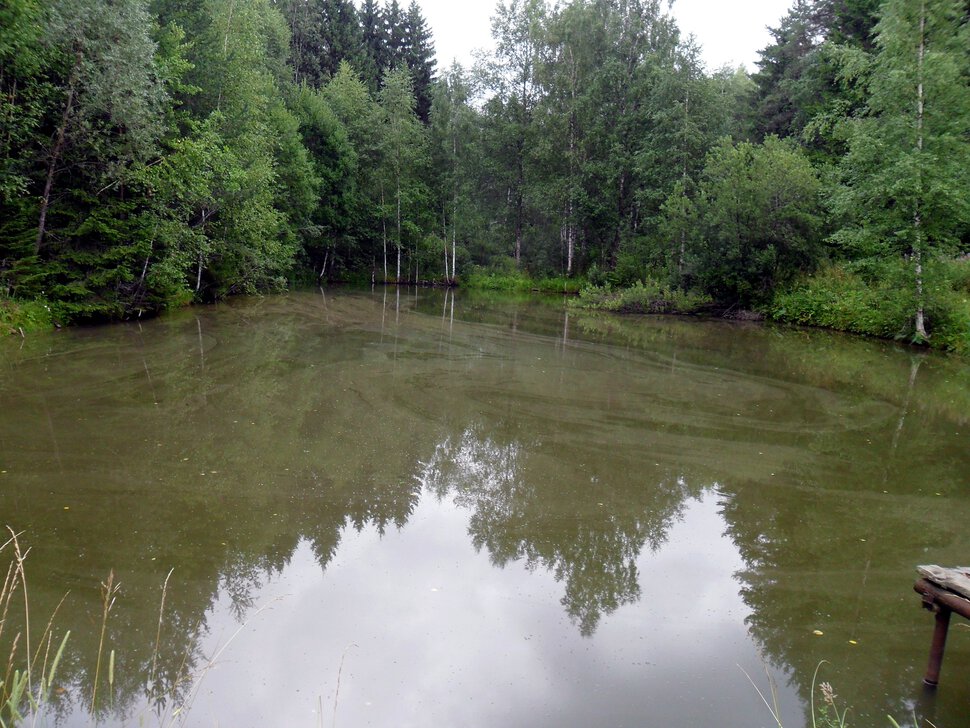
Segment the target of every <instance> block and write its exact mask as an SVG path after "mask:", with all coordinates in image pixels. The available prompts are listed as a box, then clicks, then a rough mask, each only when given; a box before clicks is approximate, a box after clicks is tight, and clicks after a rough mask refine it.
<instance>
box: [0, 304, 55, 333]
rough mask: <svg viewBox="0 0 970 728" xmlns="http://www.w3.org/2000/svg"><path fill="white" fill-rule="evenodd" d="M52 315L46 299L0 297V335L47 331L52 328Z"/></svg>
mask: <svg viewBox="0 0 970 728" xmlns="http://www.w3.org/2000/svg"><path fill="white" fill-rule="evenodd" d="M52 316H53V315H52V313H51V307H50V305H49V304H48V303H47V301H43V300H36V301H19V300H16V299H13V298H4V297H0V335H3V334H17V335H19V336H24V335H26V334H29V333H31V332H34V331H49V330H50V329H52V328H54V322H53V318H52Z"/></svg>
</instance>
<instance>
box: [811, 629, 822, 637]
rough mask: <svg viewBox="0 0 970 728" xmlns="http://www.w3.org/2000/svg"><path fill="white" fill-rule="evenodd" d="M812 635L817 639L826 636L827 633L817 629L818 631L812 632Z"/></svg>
mask: <svg viewBox="0 0 970 728" xmlns="http://www.w3.org/2000/svg"><path fill="white" fill-rule="evenodd" d="M812 634H813V635H815V636H816V637H821V636H822V635H823V634H825V632H823V631H822V630H820V629H816V630H812Z"/></svg>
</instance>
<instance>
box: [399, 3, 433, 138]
mask: <svg viewBox="0 0 970 728" xmlns="http://www.w3.org/2000/svg"><path fill="white" fill-rule="evenodd" d="M404 29H405V37H406V42H405V51H404V59H405V63H407V67H408V69H409V70H410V71H411V79H412V80H413V83H414V96H415V98H416V99H417V114H418V118H419V119H421V121H423V122H424V123H425V124H427V123H428V119H429V115H430V113H431V83H432V81H434V70H435V56H434V39H433V38H432V35H431V30H430V28H428V23H427V21H426V20H425V19H424V16H423V15H422V14H421V8H420V7H418V3H417V0H411V4H410V5H409V6H408V11H407V15H406V16H405V18H404Z"/></svg>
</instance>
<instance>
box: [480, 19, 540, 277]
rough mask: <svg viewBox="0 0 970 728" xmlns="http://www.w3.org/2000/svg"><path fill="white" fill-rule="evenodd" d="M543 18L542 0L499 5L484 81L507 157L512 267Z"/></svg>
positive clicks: (517, 250)
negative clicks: (489, 59) (491, 52)
mask: <svg viewBox="0 0 970 728" xmlns="http://www.w3.org/2000/svg"><path fill="white" fill-rule="evenodd" d="M544 22H545V4H544V3H543V2H542V0H510V1H509V3H508V4H506V3H504V2H502V3H499V6H498V8H497V10H496V14H495V16H494V17H493V18H492V37H493V38H494V39H495V45H496V51H495V53H496V55H495V58H494V60H493V61H492V62H491V63H490V64H489V66H488V68H487V69H486V74H487V76H486V83H487V84H488V86H489V87H490V88H491V89H492V90H493V91H494V92H495V96H494V97H493V99H492V100H491V101H490V103H489V105H488V107H487V113H488V114H489V116H490V117H491V119H493V121H494V125H495V127H497V128H496V132H497V134H496V135H495V137H494V138H495V142H496V145H497V146H498V147H499V150H498V151H499V152H500V153H501V155H502V157H504V158H505V159H506V160H507V165H506V169H505V170H503V171H504V172H505V174H506V175H507V176H506V178H505V179H503V186H504V187H505V189H506V190H507V194H506V199H507V206H508V208H509V209H508V215H509V217H510V218H511V220H510V222H511V228H512V232H513V236H514V243H513V253H514V257H515V263H516V265H520V264H521V261H522V243H523V239H524V236H525V225H526V205H527V199H526V194H527V191H526V174H527V168H528V161H527V145H528V140H529V137H530V135H531V132H532V131H533V127H532V116H533V112H534V110H535V107H536V105H537V104H538V102H539V98H540V86H539V80H538V76H537V67H538V64H539V53H540V48H541V44H542V33H543V25H544ZM503 176H504V175H503Z"/></svg>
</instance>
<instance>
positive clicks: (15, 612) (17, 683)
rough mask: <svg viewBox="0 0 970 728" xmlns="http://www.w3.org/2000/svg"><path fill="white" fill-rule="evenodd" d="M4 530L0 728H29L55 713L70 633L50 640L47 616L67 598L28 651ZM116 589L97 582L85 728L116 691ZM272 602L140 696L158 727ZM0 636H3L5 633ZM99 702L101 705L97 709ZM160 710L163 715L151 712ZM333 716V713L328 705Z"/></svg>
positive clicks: (14, 539) (26, 607)
mask: <svg viewBox="0 0 970 728" xmlns="http://www.w3.org/2000/svg"><path fill="white" fill-rule="evenodd" d="M7 531H8V533H9V537H8V538H7V539H6V541H5V542H3V543H0V556H7V555H9V557H10V562H9V565H8V568H7V572H6V577H5V579H4V581H3V583H2V584H0V728H14V726H21V725H35V724H37V722H38V721H40V720H42V719H43V717H44V716H45V714H48V713H49V712H51V711H54V710H56V708H55V706H53V705H52V697H53V695H54V691H55V689H56V688H55V685H56V684H57V680H58V667H59V666H60V664H61V662H62V658H63V657H64V654H65V651H66V648H67V645H68V640H69V638H70V636H71V632H70V631H67V632H65V633H64V635H63V637H61V638H60V639H59V640H55V638H54V622H55V617H56V615H57V613H58V611H59V610H60V607H61V606H62V605H63V604H64V601H65V599H66V598H67V595H65V596H64V597H63V598H62V599H61V601H60V603H59V604H58V605H57V607H56V608H55V609H54V612H53V613H52V614H51V616H50V618H49V619H48V621H47V626H46V627H45V629H44V631H43V633H42V635H41V638H40V641H39V643H38V645H37V646H36V648H34V647H33V646H32V644H31V619H32V615H31V611H30V598H29V595H28V588H27V579H26V572H25V569H24V564H25V561H26V558H27V555H28V553H29V549H28V550H26V551H25V550H23V549H22V548H21V544H20V536H21V534H19V533H16V532H14V531H13V530H12V529H11V528H10V527H9V526H8V527H7ZM172 573H173V571H169V572H168V575H167V576H166V577H165V581H164V583H163V584H162V592H161V604H160V607H159V614H158V628H157V631H156V634H155V639H154V649H153V652H152V655H151V660H150V664H151V672H150V676H149V680H148V685H154V679H155V675H156V669H157V666H158V659H159V654H160V646H161V642H162V629H163V625H164V623H165V603H166V598H167V593H168V588H169V581H170V579H171V576H172ZM120 590H121V584H120V582H118V581H117V579H116V577H115V574H114V572H113V571H111V572H109V574H108V577H107V579H106V580H105V581H103V582H102V583H101V618H100V623H99V625H98V627H97V629H98V630H99V633H98V649H97V655H96V661H95V669H94V680H93V684H91V685H90V691H91V702H90V710H91V715H90V717H89V719H90V721H91V722H92V723H93V724H96V723H98V722H99V718H98V716H99V714H100V713H101V711H102V709H104V708H108V709H110V708H111V707H112V705H113V700H114V692H115V685H116V680H115V678H116V675H115V662H116V651H115V650H114V649H109V645H108V639H107V635H108V626H109V620H110V617H111V614H112V612H113V610H114V608H115V605H116V602H117V599H118V596H119V593H120ZM280 599H282V597H276V598H275V599H273V600H271V601H270V602H269V603H267V604H265V605H263V606H262V607H260V608H258V609H257V610H256V611H255V612H253V613H252V614H251V615H250V616H249V618H248V619H246V620H244V621H243V622H242V623H241V624H240V625H239V627H238V628H237V629H236V631H235V632H234V633H233V634H232V635H231V636H230V637H229V638H228V639H227V640H226V641H224V642H223V643H222V644H221V645H219V646H218V647H217V648H216V649H215V650H214V652H213V654H212V656H211V657H210V658H208V659H207V660H206V661H205V664H204V665H202V667H201V668H200V669H198V670H195V669H190V668H189V664H190V655H189V654H188V651H187V652H186V654H184V655H183V656H182V659H181V665H180V667H179V670H178V673H177V676H176V679H175V680H174V681H173V683H172V684H171V685H170V686H169V688H168V689H167V690H165V691H163V692H158V691H155V690H151V691H150V692H149V693H147V695H148V698H149V705H147V706H146V708H145V710H146V711H147V710H148V709H150V708H153V709H154V711H155V716H156V718H157V721H158V724H159V725H161V726H173V725H181V724H184V723H185V722H186V720H187V714H188V713H189V711H190V709H191V706H192V703H193V702H194V700H195V698H196V697H197V695H198V694H199V691H200V688H201V685H202V682H203V680H204V678H205V676H206V675H207V674H208V672H209V670H211V669H212V668H213V667H215V666H216V664H217V663H218V661H219V660H220V658H221V657H222V655H223V654H224V653H225V651H226V649H228V647H229V646H230V644H232V642H233V641H234V640H235V639H236V637H238V636H239V635H240V634H241V633H242V632H243V631H244V630H246V628H247V627H248V626H249V625H250V624H251V622H252V620H253V619H255V618H256V617H258V616H259V615H260V614H262V612H263V611H265V610H266V609H268V608H269V607H270V606H271V605H272V604H273V603H275V602H276V601H279V600H280ZM15 618H16V621H17V622H18V623H19V624H22V625H23V628H22V629H20V630H19V631H17V632H16V633H14V634H11V633H10V632H9V630H10V626H11V625H12V624H13V623H14V621H15ZM5 629H6V630H7V632H6V633H5ZM7 644H9V647H8V648H5V645H7ZM4 658H5V659H4ZM341 666H342V662H341ZM105 693H107V698H105ZM106 700H107V705H105V701H106ZM160 707H161V708H163V709H162V710H159V708H160ZM334 709H335V710H336V705H335V706H334ZM137 722H138V724H139V725H143V724H145V718H144V716H142V717H139V718H138V719H137Z"/></svg>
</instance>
